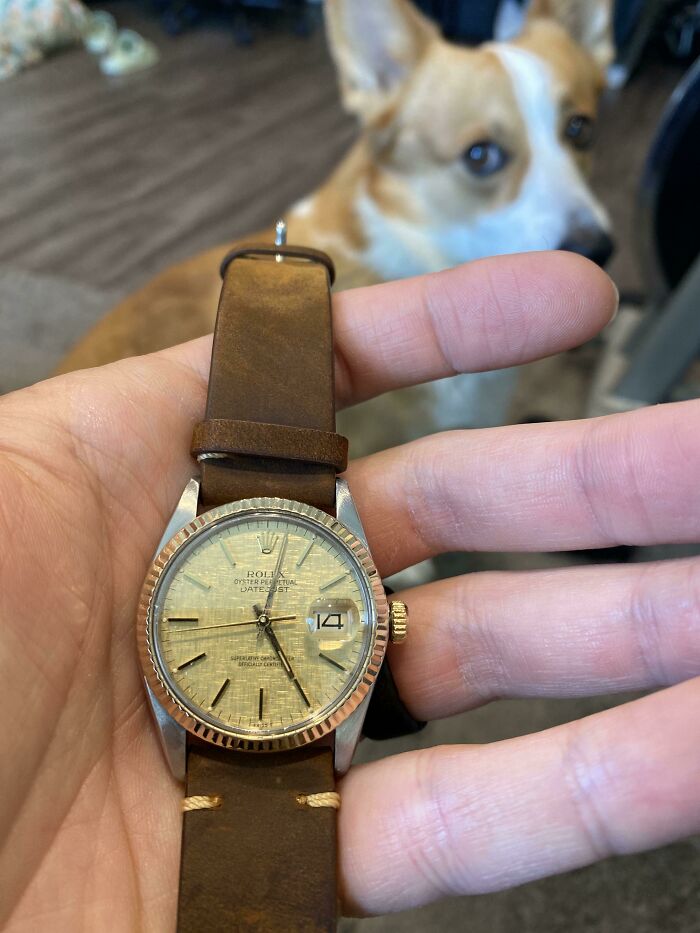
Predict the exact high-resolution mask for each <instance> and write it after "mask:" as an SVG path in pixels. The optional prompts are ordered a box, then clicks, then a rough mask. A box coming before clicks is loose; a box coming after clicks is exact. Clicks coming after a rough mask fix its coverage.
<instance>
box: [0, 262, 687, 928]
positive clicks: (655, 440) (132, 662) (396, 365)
mask: <svg viewBox="0 0 700 933" xmlns="http://www.w3.org/2000/svg"><path fill="white" fill-rule="evenodd" d="M614 306H615V295H614V291H613V289H612V287H611V285H610V283H609V281H608V280H607V279H606V277H605V276H604V275H603V274H602V273H601V272H600V271H599V270H597V269H596V268H595V267H593V266H592V265H590V264H589V263H586V262H585V261H584V260H581V259H580V258H578V257H575V256H571V255H566V254H551V255H547V254H531V255H527V256H515V257H507V258H499V259H494V260H484V261H480V262H477V263H473V264H471V265H469V266H465V267H462V268H460V269H457V270H454V271H451V272H446V273H440V274H438V275H433V276H428V277H426V278H423V279H417V280H412V281H405V282H401V283H397V284H393V285H382V286H378V287H375V288H373V289H358V290H354V291H352V292H348V293H346V294H341V295H338V296H336V297H335V299H334V327H335V336H336V342H337V367H336V371H337V383H338V394H339V399H340V400H341V402H342V403H344V404H348V403H350V402H352V401H358V400H360V399H362V398H367V397H369V396H371V395H376V394H378V393H381V392H383V391H386V390H388V389H392V388H397V387H399V386H400V385H404V384H408V383H417V382H422V381H425V380H430V379H436V378H440V377H443V376H447V375H449V374H451V373H452V372H455V371H460V372H461V371H469V370H480V369H492V368H497V367H499V366H507V365H513V364H516V363H522V362H525V361H526V360H529V359H533V358H537V357H540V356H544V355H547V354H549V353H554V352H557V351H559V350H563V349H565V348H567V347H570V346H573V345H576V344H578V343H580V342H582V341H583V340H586V339H588V338H589V337H591V336H592V335H593V334H594V333H596V332H597V331H598V330H599V329H600V328H601V327H603V326H604V325H605V324H606V323H607V321H608V320H609V318H610V317H611V315H612V313H613V311H614ZM209 353H210V340H207V339H204V340H201V341H196V342H194V343H192V344H187V345H184V346H181V347H177V348H174V349H172V350H169V351H166V352H163V353H160V354H156V355H153V356H150V357H142V358H137V359H132V360H127V361H124V362H122V363H117V364H114V365H112V366H109V367H104V368H102V369H100V370H92V371H86V372H82V373H75V374H71V375H69V376H62V377H59V378H56V379H52V380H50V381H48V382H45V383H42V384H39V385H37V386H34V387H32V388H30V389H26V390H22V391H20V392H17V393H14V394H12V395H9V396H6V397H5V398H3V399H0V536H1V537H0V540H2V542H3V543H2V561H1V563H0V607H1V613H0V618H2V628H1V629H0V677H1V678H2V681H1V682H2V685H3V694H2V695H3V707H2V708H3V712H4V716H5V720H4V754H3V755H2V756H1V757H0V786H2V788H3V794H2V798H1V799H0V828H1V829H0V832H1V836H0V838H2V839H3V840H4V842H3V845H2V849H1V850H0V878H2V898H0V925H3V926H4V928H6V929H8V930H34V929H37V928H38V927H41V928H44V929H51V930H52V931H60V930H64V929H65V930H71V931H72V930H75V929H80V928H84V929H89V930H103V929H104V930H110V931H118V930H120V929H123V930H127V931H131V930H134V929H141V928H142V929H145V930H169V929H171V928H172V927H173V925H174V917H175V905H176V892H177V874H178V859H179V845H180V826H181V813H180V806H179V803H180V798H181V796H182V788H181V787H180V786H178V784H177V783H176V782H175V781H174V780H173V779H172V777H171V776H170V773H169V771H168V769H167V766H166V764H165V762H164V760H163V757H162V754H161V750H160V747H159V744H158V741H157V738H156V734H155V729H154V727H153V724H152V722H151V719H150V714H149V712H148V710H147V706H146V702H145V696H144V692H143V685H142V678H141V674H140V670H139V666H138V661H137V656H136V648H135V634H134V619H135V615H136V604H137V598H138V594H139V591H140V588H141V583H142V580H143V576H144V573H145V570H146V567H147V565H148V563H149V561H150V558H151V556H152V553H153V551H154V549H155V546H156V544H157V542H158V539H159V536H160V534H161V532H162V529H163V527H164V525H165V523H166V521H167V519H168V517H169V515H170V512H171V511H172V509H173V507H174V505H175V503H176V501H177V498H178V496H179V494H180V492H181V490H182V488H183V486H184V484H185V482H186V480H187V478H188V477H189V475H190V474H191V472H192V462H191V460H190V458H189V455H188V449H189V443H190V438H191V432H192V426H193V424H194V423H195V422H196V421H197V420H199V419H200V418H201V416H202V411H203V407H204V400H205V390H206V379H207V370H208V361H209ZM699 420H700V404H699V403H696V402H688V403H683V404H678V405H667V406H662V407H658V408H653V409H647V410H643V411H638V412H634V413H631V414H625V415H619V416H615V417H611V418H605V419H598V420H596V421H592V422H585V421H581V422H572V423H562V424H547V425H521V426H515V427H506V428H496V429H490V430H483V431H457V432H451V433H449V434H443V435H437V436H433V437H430V438H426V439H424V440H421V441H418V442H414V443H412V444H409V445H406V446H405V447H402V448H398V449H395V450H391V451H387V452H384V453H381V454H377V455H374V456H372V457H368V458H365V459H364V460H361V461H357V462H354V463H353V464H352V465H351V467H350V469H349V471H348V478H349V481H350V484H351V488H352V490H353V493H354V496H355V499H356V501H357V504H358V507H359V510H360V512H361V514H362V516H363V520H364V523H365V527H366V530H367V533H368V537H369V542H370V546H371V549H372V552H373V555H374V557H375V560H376V562H377V564H378V566H379V569H380V572H382V573H383V574H391V573H394V572H395V571H397V570H399V569H401V568H403V567H406V566H409V565H411V564H414V563H416V562H417V561H420V560H422V559H424V558H427V557H429V556H431V555H433V554H437V553H439V552H441V551H453V550H459V549H469V550H472V549H477V550H478V549H480V550H491V549H493V550H518V549H520V550H538V551H540V550H558V549H570V548H585V547H601V546H606V545H612V544H619V543H626V544H651V543H654V542H671V541H679V542H680V541H694V540H697V537H698V532H699V530H700V529H699V527H698V526H699V525H700V508H699V502H698V496H699V493H698V489H697V479H696V477H697V472H698V466H699V465H700V432H698V429H697V425H698V421H699ZM699 567H700V565H699V564H698V563H697V562H696V561H693V560H683V561H674V562H668V563H663V564H643V565H635V566H624V567H611V566H606V567H591V568H575V569H566V570H557V571H551V572H550V571H548V572H537V573H527V574H515V573H499V574H470V575H469V576H467V577H464V578H457V579H451V580H443V581H440V582H437V583H433V584H429V585H426V586H421V587H417V588H416V589H414V590H413V591H412V592H411V593H410V594H407V595H406V598H407V600H408V601H409V602H410V605H411V613H412V632H411V637H410V639H409V640H408V641H407V642H406V644H405V645H402V646H397V647H395V648H394V649H393V653H392V657H391V663H392V671H393V673H394V676H395V679H396V681H397V684H398V686H399V689H400V692H401V694H402V696H403V698H404V700H405V702H406V703H407V705H408V706H409V709H410V711H411V712H412V713H413V714H414V715H415V716H416V717H419V718H437V717H440V716H447V715H451V714H452V713H456V712H459V711H462V710H466V709H469V708H472V707H474V706H476V705H478V704H480V703H484V702H487V701H488V700H490V699H493V698H495V697H501V696H573V695H581V694H593V693H597V692H606V693H607V692H611V691H614V690H620V691H622V690H630V689H640V688H651V687H657V686H667V685H673V686H671V687H670V689H667V690H664V691H661V692H659V693H657V694H655V695H653V696H649V697H646V698H644V699H641V700H636V701H634V702H632V703H629V704H627V705H624V706H620V707H617V708H615V709H613V710H610V711H608V712H605V713H602V714H599V715H596V716H592V717H590V718H588V719H586V720H582V721H580V722H576V723H573V724H571V725H567V726H563V727H560V728H557V729H552V730H549V731H547V732H544V733H540V734H537V735H531V736H527V737H523V738H519V739H514V740H511V741H507V742H499V743H495V744H492V745H486V746H482V747H474V746H467V747H459V746H457V747H452V748H446V747H443V748H433V749H424V750H421V751H415V752H411V753H408V754H404V755H401V756H398V757H394V758H387V759H385V760H383V761H380V762H378V763H375V764H369V765H364V766H360V767H355V768H353V769H352V770H351V771H350V773H349V774H348V775H347V776H346V777H345V778H344V779H343V781H342V783H341V786H340V791H341V795H342V801H343V803H342V808H341V810H340V813H339V819H340V824H339V830H340V843H341V853H340V867H341V881H342V896H343V901H344V908H345V910H346V912H353V913H380V912H386V911H390V910H397V909H401V908H405V907H410V906H412V905H415V904H420V903H425V902H427V901H429V900H431V899H433V898H436V897H439V896H441V895H444V894H457V893H474V892H479V891H489V890H494V889H497V888H502V887H507V886H510V885H514V884H519V883H522V882H524V881H527V880H529V879H532V878H535V877H539V876H542V875H546V874H550V873H554V872H560V871H565V870H567V869H571V868H574V867H576V866H579V865H584V864H586V863H588V862H591V861H594V860H596V859H599V858H603V857H605V856H607V855H609V854H612V853H625V852H632V851H636V850H639V849H643V848H647V847H651V846H656V845H660V844H662V843H665V842H668V841H670V840H672V839H675V838H678V837H681V836H684V835H687V834H689V833H692V832H694V831H697V830H698V829H700V789H699V788H700V780H699V778H700V750H698V743H697V742H695V741H694V736H695V732H696V729H695V726H694V724H695V722H696V721H697V718H698V714H699V713H700V686H699V684H700V682H699V681H698V680H697V679H696V680H692V679H691V678H693V677H694V676H696V675H697V674H698V673H700V607H699V605H698V604H699V600H700V597H699V595H698V594H699V592H700V588H699V587H698V582H697V581H698V568H699ZM388 786H391V788H392V793H391V794H387V793H386V788H387V787H388Z"/></svg>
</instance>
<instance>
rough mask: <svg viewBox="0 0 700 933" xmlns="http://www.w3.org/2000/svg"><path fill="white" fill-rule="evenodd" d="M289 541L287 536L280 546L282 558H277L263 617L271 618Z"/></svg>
mask: <svg viewBox="0 0 700 933" xmlns="http://www.w3.org/2000/svg"><path fill="white" fill-rule="evenodd" d="M288 541H289V535H288V534H286V535H285V536H284V539H283V541H282V544H281V545H280V556H279V557H278V558H277V563H276V565H275V571H274V573H273V574H272V583H271V585H270V592H269V593H268V594H267V599H266V601H265V608H264V609H263V615H265V616H267V617H268V618H269V616H270V610H271V609H272V601H273V599H274V598H275V590H276V589H277V581H278V580H279V576H280V573H281V571H282V561H283V560H284V555H285V554H286V552H287V542H288Z"/></svg>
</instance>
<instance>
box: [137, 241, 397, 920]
mask: <svg viewBox="0 0 700 933" xmlns="http://www.w3.org/2000/svg"><path fill="white" fill-rule="evenodd" d="M283 231H284V227H283V225H282V224H279V225H278V239H277V241H276V245H275V246H274V247H272V246H249V247H244V248H241V249H239V250H236V251H234V252H233V253H230V254H229V256H227V257H226V260H225V261H224V264H223V266H222V276H223V279H224V281H223V287H222V292H221V298H220V302H219V310H218V315H217V324H216V331H215V336H214V346H213V351H212V366H211V374H210V382H209V393H208V399H207V409H206V418H205V421H203V422H202V423H201V424H199V425H197V426H196V428H195V432H194V438H193V445H192V451H193V454H194V455H196V457H197V459H198V460H199V462H200V466H201V477H200V479H199V480H196V479H193V480H191V481H190V483H189V484H188V485H187V487H186V489H185V491H184V493H183V496H182V498H181V500H180V504H179V506H178V508H177V510H176V511H175V513H174V515H173V517H172V519H171V522H170V524H169V525H168V528H167V529H166V532H165V534H164V537H163V540H162V541H161V544H160V546H159V550H158V553H157V555H156V558H155V560H154V562H153V564H152V566H151V568H150V570H149V573H148V575H147V578H146V581H145V584H144V588H143V592H142V597H141V603H140V617H139V627H138V635H139V649H140V655H141V662H142V665H143V670H144V675H145V679H146V685H147V692H148V696H149V700H150V702H151V705H152V707H153V711H154V714H155V718H156V723H157V725H158V729H159V734H160V737H161V741H162V744H163V748H164V751H165V753H166V756H167V758H168V762H169V764H170V767H171V769H172V771H173V773H174V774H175V776H176V777H178V778H180V779H184V780H185V781H186V800H185V803H186V807H185V809H186V811H187V812H186V813H185V818H184V827H183V847H182V861H181V877H180V898H179V909H178V930H180V931H194V930H205V929H206V930H208V931H216V930H232V929H233V930H245V929H251V930H260V931H267V930H270V931H271V930H305V931H311V930H330V929H334V928H335V923H336V915H337V895H336V861H337V856H336V809H337V807H338V804H339V801H338V796H337V794H336V793H335V776H336V774H339V773H342V772H344V771H345V770H347V768H348V767H349V765H350V761H351V758H352V754H353V752H354V748H355V746H356V744H357V741H358V740H359V736H360V732H361V728H362V721H363V719H364V715H365V712H366V708H367V703H368V702H369V697H370V694H371V690H372V687H373V684H374V681H375V678H376V676H377V674H378V671H379V668H380V665H381V663H382V659H383V656H384V651H385V648H386V643H387V640H388V638H389V636H390V635H391V637H392V638H393V639H394V640H396V641H400V640H402V639H403V638H404V637H405V634H406V615H407V613H406V607H405V606H404V605H403V604H402V603H393V604H392V606H391V608H390V607H389V606H388V605H387V602H386V598H385V595H384V590H383V588H382V585H381V581H380V579H379V576H378V574H377V571H376V569H375V567H374V564H373V562H372V559H371V557H370V555H369V552H368V549H367V545H366V541H365V536H364V532H363V530H362V526H361V523H360V520H359V517H358V515H357V512H356V510H355V507H354V504H353V501H352V498H351V496H350V493H349V490H348V488H347V485H346V484H345V483H344V481H342V480H338V479H336V473H338V472H342V470H343V469H344V468H345V464H346V456H347V442H346V441H345V439H344V438H341V437H339V436H338V435H337V434H335V404H334V390H333V348H332V331H331V316H330V294H329V289H330V284H331V281H332V264H331V262H330V260H329V258H328V257H327V256H326V255H325V254H323V253H320V252H318V251H315V250H310V249H305V248H301V247H290V246H286V245H285V243H284V235H283ZM214 866H215V870H213V867H214Z"/></svg>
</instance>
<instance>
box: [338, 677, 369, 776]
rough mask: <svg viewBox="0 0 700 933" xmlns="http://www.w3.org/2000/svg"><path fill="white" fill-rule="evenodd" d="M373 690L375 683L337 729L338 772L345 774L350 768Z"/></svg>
mask: <svg viewBox="0 0 700 933" xmlns="http://www.w3.org/2000/svg"><path fill="white" fill-rule="evenodd" d="M373 692H374V684H372V687H371V689H370V691H369V693H368V694H367V696H366V697H365V698H364V700H363V701H362V703H360V705H359V706H358V707H357V709H356V710H355V712H354V713H351V714H350V715H349V716H348V718H347V719H346V720H344V721H343V722H341V724H340V725H339V726H338V728H337V729H336V730H335V756H334V767H335V773H336V774H345V772H346V771H349V770H350V765H351V764H352V758H353V755H354V754H355V749H356V748H357V745H358V742H359V741H360V736H361V735H362V724H363V723H364V721H365V716H366V715H367V709H368V707H369V701H370V699H371V698H372V693H373Z"/></svg>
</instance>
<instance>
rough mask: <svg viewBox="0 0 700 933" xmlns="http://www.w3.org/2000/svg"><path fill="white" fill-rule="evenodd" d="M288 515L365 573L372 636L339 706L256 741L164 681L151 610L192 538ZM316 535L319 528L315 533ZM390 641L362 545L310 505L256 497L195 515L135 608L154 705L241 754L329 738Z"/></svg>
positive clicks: (377, 584) (369, 681) (153, 571)
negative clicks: (265, 516)
mask: <svg viewBox="0 0 700 933" xmlns="http://www.w3.org/2000/svg"><path fill="white" fill-rule="evenodd" d="M265 512H270V513H277V514H280V513H282V514H284V513H287V514H289V517H290V518H292V517H293V518H297V519H303V520H304V521H305V522H308V523H311V524H312V525H317V526H321V528H322V529H323V532H321V533H325V535H328V534H329V532H330V534H331V535H333V537H335V538H337V539H338V542H339V544H340V545H341V546H342V547H343V548H344V549H345V550H347V551H349V552H350V554H351V555H352V556H353V557H354V559H355V562H356V563H357V564H358V565H359V567H360V568H361V570H362V571H363V573H364V575H365V577H366V580H367V583H368V589H369V597H370V599H369V606H368V608H369V619H368V621H369V624H370V626H371V627H372V630H373V631H372V634H371V638H370V644H369V647H368V650H367V651H366V653H365V658H364V664H363V665H362V666H361V667H360V668H359V669H358V671H357V673H356V675H355V682H354V684H353V685H352V686H351V687H350V688H349V689H347V690H345V691H344V692H343V693H342V694H341V695H340V696H339V697H338V703H337V706H333V707H332V708H331V711H330V713H328V711H327V709H326V710H323V711H322V712H321V714H320V716H319V718H317V719H315V720H313V721H312V722H311V723H307V724H305V725H303V726H301V727H299V728H298V729H295V730H290V731H284V732H282V731H280V733H279V734H275V735H270V734H266V735H265V736H264V737H259V738H258V737H255V736H254V735H251V734H250V733H245V734H243V733H241V732H238V733H237V732H236V731H235V730H233V729H226V728H224V727H223V726H215V725H214V724H213V723H211V722H208V721H206V720H205V719H203V718H202V717H201V716H200V715H198V713H197V711H196V710H194V709H191V708H190V707H189V706H187V705H186V704H185V703H184V702H183V700H182V699H181V698H180V697H179V696H178V695H177V694H176V693H175V691H174V689H173V688H172V686H171V685H170V684H169V682H168V679H167V677H165V676H164V675H163V672H162V670H161V666H160V663H159V659H158V651H157V649H156V646H155V642H154V628H155V619H154V607H155V599H156V595H157V592H158V588H159V584H160V581H161V580H162V578H163V576H164V574H165V573H166V571H167V569H168V568H169V567H170V565H171V564H172V562H173V561H174V560H175V558H176V557H177V556H178V555H179V554H180V553H181V551H182V549H183V548H184V547H185V546H188V545H191V543H192V541H193V539H194V538H196V537H198V536H202V535H204V533H205V532H207V531H208V530H209V529H211V528H212V527H213V526H215V525H217V524H220V523H221V522H223V521H226V519H228V518H230V517H232V516H242V515H245V514H251V513H265ZM319 530H320V529H319ZM388 640H389V607H388V604H387V600H386V595H385V592H384V588H383V586H382V583H381V579H380V577H379V574H378V572H377V569H376V567H375V566H374V562H373V561H372V558H371V556H370V554H369V551H368V550H367V547H366V545H365V544H364V543H363V542H362V541H361V540H360V539H359V538H358V537H357V536H356V535H354V534H353V533H352V532H351V531H349V530H348V529H347V528H346V527H345V526H344V525H342V524H341V523H340V522H339V521H338V520H337V519H335V518H334V517H333V516H331V515H328V514H327V513H325V512H322V511H321V510H320V509H316V508H314V507H313V506H311V505H306V504H304V503H301V502H294V501H292V500H289V499H274V498H256V499H244V500H241V501H239V502H233V503H229V504H226V505H221V506H217V507H216V508H214V509H211V510H210V511H208V512H205V513H203V514H202V515H198V516H197V518H195V519H194V520H193V521H191V522H188V524H187V525H186V526H185V527H184V528H182V530H181V531H179V532H178V533H177V534H176V535H174V536H173V537H172V538H171V539H170V541H169V542H168V543H167V544H166V546H165V547H164V548H163V549H162V551H161V552H160V553H159V554H158V555H157V556H156V558H155V560H154V561H153V563H152V564H151V566H150V568H149V571H148V574H147V576H146V579H145V581H144V585H143V588H142V591H141V596H140V599H139V607H138V650H139V657H140V660H141V667H142V669H143V673H144V676H145V678H146V682H147V684H148V686H149V687H150V689H151V690H152V691H153V694H154V695H155V697H156V699H157V700H158V702H159V703H160V704H161V705H162V707H163V708H164V710H165V711H166V712H167V713H168V714H169V715H170V716H172V718H173V719H174V720H175V721H176V722H177V723H178V724H179V725H181V726H183V727H184V728H185V729H186V730H187V731H188V732H190V733H192V734H193V735H195V736H197V737H198V738H200V739H203V740H204V741H207V742H211V743H212V744H215V745H219V746H222V747H224V748H232V749H239V750H242V751H280V750H286V749H291V748H296V747H298V746H301V745H307V744H308V743H310V742H314V741H316V740H317V739H319V738H322V737H323V736H325V735H327V734H329V733H330V732H332V731H333V730H335V729H337V727H338V726H339V725H340V724H341V723H342V722H343V721H344V720H345V719H347V717H348V716H350V714H351V713H353V712H354V710H356V709H357V707H358V706H359V704H360V703H361V702H362V700H363V699H364V698H365V697H366V696H367V694H368V692H369V690H370V688H371V686H372V685H373V683H374V681H375V680H376V678H377V675H378V673H379V669H380V666H381V663H382V660H383V657H384V653H385V651H386V645H387V642H388Z"/></svg>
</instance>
